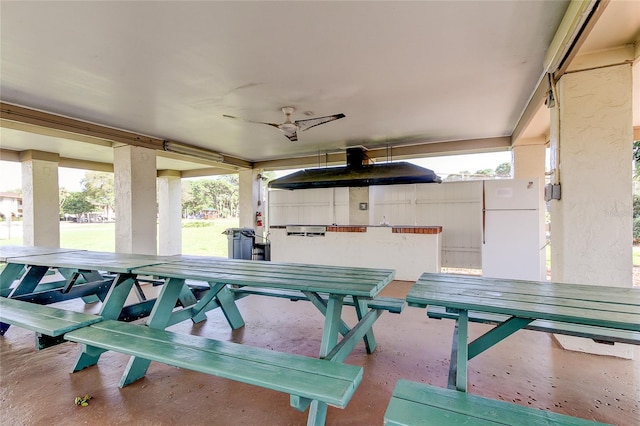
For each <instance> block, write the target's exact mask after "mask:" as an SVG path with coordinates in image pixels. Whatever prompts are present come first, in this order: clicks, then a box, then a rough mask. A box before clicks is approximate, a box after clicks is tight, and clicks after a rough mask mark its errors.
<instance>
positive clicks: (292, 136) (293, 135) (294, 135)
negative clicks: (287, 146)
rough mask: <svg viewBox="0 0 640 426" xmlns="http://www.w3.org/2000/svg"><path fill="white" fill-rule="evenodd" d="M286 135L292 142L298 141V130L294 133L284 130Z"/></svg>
mask: <svg viewBox="0 0 640 426" xmlns="http://www.w3.org/2000/svg"><path fill="white" fill-rule="evenodd" d="M284 135H285V136H286V137H287V139H289V140H290V141H291V142H297V141H298V132H293V133H287V132H284Z"/></svg>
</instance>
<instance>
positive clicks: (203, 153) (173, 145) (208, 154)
mask: <svg viewBox="0 0 640 426" xmlns="http://www.w3.org/2000/svg"><path fill="white" fill-rule="evenodd" d="M162 149H164V150H165V151H167V152H175V153H176V154H182V155H188V156H190V157H195V158H200V159H203V160H209V161H215V162H218V163H221V162H222V161H223V160H224V157H223V156H222V155H221V154H218V153H217V152H213V151H209V150H208V149H204V148H198V147H195V146H191V145H184V144H181V143H179V142H173V141H164V142H163V143H162Z"/></svg>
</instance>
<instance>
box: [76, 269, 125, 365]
mask: <svg viewBox="0 0 640 426" xmlns="http://www.w3.org/2000/svg"><path fill="white" fill-rule="evenodd" d="M134 279H135V275H131V274H119V275H118V276H117V277H116V279H115V280H114V281H113V284H112V285H111V288H110V289H109V292H108V293H107V297H106V298H105V299H104V303H103V304H102V308H101V309H100V316H102V317H103V318H104V319H112V320H117V319H118V317H120V312H122V308H123V306H124V304H125V302H126V300H127V297H128V296H129V293H130V292H131V288H132V287H133V281H134ZM103 352H104V351H103V350H98V348H95V347H93V346H87V347H85V348H84V349H83V350H82V352H81V353H80V357H79V358H78V361H76V365H75V366H74V367H73V372H76V371H80V370H83V369H85V368H87V367H91V366H92V365H96V364H97V363H98V359H99V358H100V355H101V354H102V353H103Z"/></svg>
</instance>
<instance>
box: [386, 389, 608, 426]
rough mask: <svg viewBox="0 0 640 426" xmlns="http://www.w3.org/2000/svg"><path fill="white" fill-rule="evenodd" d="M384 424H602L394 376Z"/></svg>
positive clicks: (586, 425)
mask: <svg viewBox="0 0 640 426" xmlns="http://www.w3.org/2000/svg"><path fill="white" fill-rule="evenodd" d="M384 424H385V425H388V426H414V425H425V426H427V425H433V426H441V425H458V424H459V425H468V426H488V425H518V426H534V425H544V426H547V425H558V426H588V425H604V424H605V423H598V422H594V421H591V420H586V419H580V418H577V417H571V416H567V415H564V414H558V413H553V412H550V411H546V410H540V409H537V408H533V407H526V406H523V405H516V404H513V403H510V402H505V401H497V400H494V399H489V398H484V397H481V396H477V395H471V394H468V393H466V392H460V391H457V390H455V389H445V388H439V387H435V386H431V385H427V384H423V383H416V382H412V381H408V380H398V383H397V384H396V387H395V389H394V391H393V395H392V397H391V401H390V402H389V405H388V407H387V411H386V412H385V414H384Z"/></svg>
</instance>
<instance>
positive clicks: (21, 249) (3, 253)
mask: <svg viewBox="0 0 640 426" xmlns="http://www.w3.org/2000/svg"><path fill="white" fill-rule="evenodd" d="M73 251H84V250H80V249H71V248H57V247H40V246H0V262H5V263H6V262H7V261H8V260H9V259H12V258H14V257H24V256H39V255H43V254H55V253H68V252H73Z"/></svg>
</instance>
